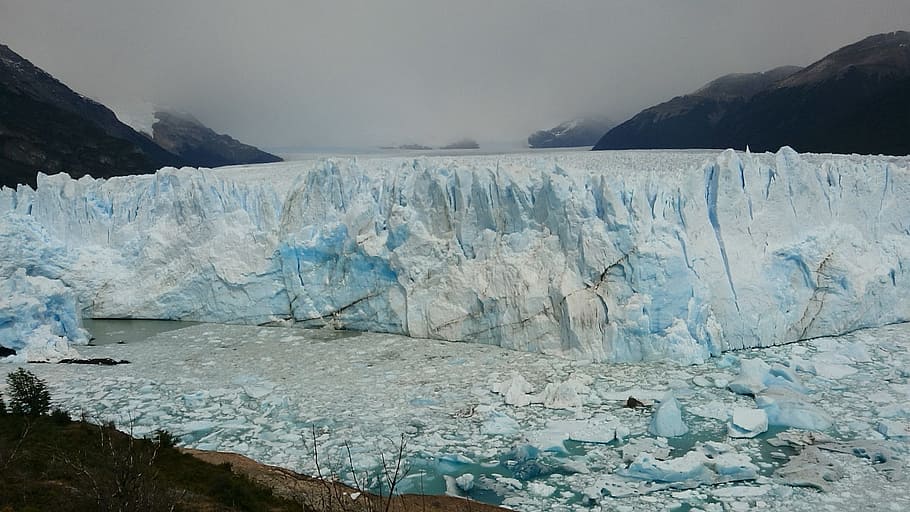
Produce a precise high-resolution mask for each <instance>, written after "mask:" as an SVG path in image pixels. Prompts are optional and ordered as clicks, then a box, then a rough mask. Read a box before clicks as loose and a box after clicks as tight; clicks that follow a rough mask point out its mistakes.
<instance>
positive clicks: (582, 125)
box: [528, 117, 616, 148]
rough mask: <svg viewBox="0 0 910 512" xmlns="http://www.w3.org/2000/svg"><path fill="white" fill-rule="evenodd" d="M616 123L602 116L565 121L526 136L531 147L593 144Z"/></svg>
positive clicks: (571, 146) (568, 146)
mask: <svg viewBox="0 0 910 512" xmlns="http://www.w3.org/2000/svg"><path fill="white" fill-rule="evenodd" d="M614 126H616V123H614V122H612V121H610V120H609V119H606V118H602V117H586V118H582V119H574V120H572V121H566V122H565V123H562V124H560V125H559V126H557V127H555V128H550V129H549V130H538V131H536V132H534V133H533V134H531V136H530V137H528V147H531V148H575V147H580V146H593V145H594V144H596V143H597V141H598V140H600V138H601V137H602V136H603V134H604V133H606V132H607V131H608V130H609V129H610V128H613V127H614Z"/></svg>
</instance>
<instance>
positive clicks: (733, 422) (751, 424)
mask: <svg viewBox="0 0 910 512" xmlns="http://www.w3.org/2000/svg"><path fill="white" fill-rule="evenodd" d="M767 430H768V414H767V413H765V411H764V410H762V409H749V408H746V407H737V408H735V409H733V417H732V418H731V419H730V423H729V424H728V425H727V433H728V434H729V436H730V437H743V438H751V437H755V436H757V435H758V434H761V433H762V432H765V431H767Z"/></svg>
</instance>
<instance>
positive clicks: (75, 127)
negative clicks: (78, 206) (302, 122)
mask: <svg viewBox="0 0 910 512" xmlns="http://www.w3.org/2000/svg"><path fill="white" fill-rule="evenodd" d="M153 132H154V133H153V134H152V135H147V134H144V133H140V132H139V131H137V130H134V129H133V128H131V127H130V126H128V125H126V124H124V123H123V122H121V121H120V120H119V119H118V118H117V116H116V115H115V114H114V112H112V111H111V110H110V109H108V108H107V107H106V106H104V105H102V104H100V103H98V102H96V101H93V100H91V99H89V98H86V97H84V96H82V95H81V94H78V93H76V92H75V91H73V90H72V89H70V88H69V87H67V86H66V85H65V84H63V83H62V82H60V81H59V80H57V79H56V78H54V77H53V76H51V75H50V74H48V73H47V72H45V71H43V70H41V69H40V68H38V67H37V66H35V65H34V64H32V63H31V62H29V61H28V60H27V59H25V58H23V57H22V56H20V55H19V54H17V53H16V52H14V51H13V50H11V49H10V48H9V47H7V46H4V45H0V186H8V187H11V188H15V187H16V185H18V184H27V185H31V186H35V184H36V176H37V174H38V172H39V171H41V172H44V173H46V174H55V173H58V172H66V173H68V174H69V175H70V176H72V177H74V178H79V177H81V176H85V175H87V174H89V175H92V176H94V177H96V178H109V177H112V176H124V175H130V174H143V173H149V172H153V171H155V170H156V169H160V168H161V167H165V166H174V167H180V166H186V165H191V166H205V167H216V166H221V165H231V164H245V163H260V162H275V161H279V160H280V158H278V157H276V156H275V155H270V154H268V153H265V152H263V151H259V150H258V149H256V148H254V147H252V146H247V145H245V144H242V143H240V142H237V141H236V140H234V139H232V138H231V137H229V136H227V135H218V134H216V133H215V132H214V131H212V130H210V129H209V128H207V127H205V126H203V125H202V124H201V123H199V122H198V121H197V120H195V119H194V118H192V117H191V116H187V115H182V114H181V115H177V114H172V113H158V117H157V122H156V123H155V126H154V129H153Z"/></svg>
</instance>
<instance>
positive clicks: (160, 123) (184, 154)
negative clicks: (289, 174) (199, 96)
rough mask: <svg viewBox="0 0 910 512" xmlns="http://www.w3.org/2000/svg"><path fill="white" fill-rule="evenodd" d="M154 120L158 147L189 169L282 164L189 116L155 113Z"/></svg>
mask: <svg viewBox="0 0 910 512" xmlns="http://www.w3.org/2000/svg"><path fill="white" fill-rule="evenodd" d="M155 119H157V121H156V122H155V124H154V125H153V126H152V132H153V138H154V140H155V143H157V144H158V145H159V146H161V147H162V148H164V149H166V150H168V151H169V152H171V153H173V154H175V155H178V156H179V157H180V158H181V159H182V160H183V161H184V162H186V165H191V166H193V167H220V166H222V165H240V164H262V163H270V162H280V161H281V158H280V157H277V156H275V155H272V154H270V153H266V152H265V151H262V150H260V149H259V148H256V147H254V146H250V145H248V144H244V143H242V142H240V141H238V140H237V139H234V138H233V137H231V136H230V135H222V134H218V133H215V131H214V130H212V129H211V128H209V127H207V126H205V125H204V124H202V123H201V122H199V120H198V119H196V118H195V117H193V116H192V115H190V114H188V113H185V112H170V111H159V112H155Z"/></svg>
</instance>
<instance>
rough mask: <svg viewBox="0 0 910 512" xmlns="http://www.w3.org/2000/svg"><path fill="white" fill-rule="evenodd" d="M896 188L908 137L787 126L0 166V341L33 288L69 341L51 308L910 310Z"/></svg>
mask: <svg viewBox="0 0 910 512" xmlns="http://www.w3.org/2000/svg"><path fill="white" fill-rule="evenodd" d="M908 198H910V160H908V159H906V158H889V157H860V156H841V155H799V154H797V153H795V152H793V151H792V150H790V149H788V148H784V149H782V150H781V151H779V152H778V153H777V154H760V155H753V154H741V153H734V152H733V151H726V152H723V153H721V154H717V153H693V152H616V153H610V152H606V153H597V154H587V153H559V154H549V155H543V156H541V155H529V154H519V155H497V156H470V157H458V158H449V157H435V158H421V159H418V160H412V159H407V158H360V159H354V158H340V159H327V160H320V161H310V162H294V163H284V164H274V165H266V166H255V167H243V168H233V169H223V170H215V171H212V170H195V169H182V170H176V169H163V170H161V171H159V172H158V173H157V174H155V175H150V176H131V177H122V178H112V179H109V180H93V179H91V178H87V177H86V178H82V179H79V180H72V179H70V178H69V177H68V176H66V175H55V176H44V175H41V176H39V178H38V186H37V189H36V190H32V189H30V188H27V187H20V188H19V189H18V190H15V191H14V190H10V189H3V190H0V278H3V279H5V280H7V283H5V284H4V285H3V286H4V290H7V289H11V290H13V291H11V292H10V291H8V292H7V293H8V294H13V295H15V294H25V295H31V298H30V299H28V300H25V299H21V298H17V299H15V300H12V301H11V300H9V299H7V301H6V302H2V303H0V344H2V345H4V346H7V347H11V348H19V347H23V346H24V344H25V342H24V341H23V339H24V338H26V337H27V333H26V332H25V331H28V330H29V329H31V330H32V331H34V330H35V329H38V328H39V326H38V324H41V322H35V321H33V320H28V322H30V323H28V324H27V325H25V327H23V326H22V325H20V324H21V322H22V321H23V320H21V319H20V317H21V315H20V312H21V311H22V309H23V308H31V307H32V306H31V305H29V306H26V305H23V304H26V303H28V304H33V303H35V301H37V302H39V303H42V304H43V305H44V306H45V313H46V316H48V317H49V318H51V319H52V321H49V322H50V323H51V324H54V325H57V323H59V324H60V325H61V326H63V325H66V326H67V327H60V328H56V327H55V328H54V332H55V335H59V336H65V337H68V338H69V339H71V340H73V341H79V340H80V338H79V334H78V333H79V331H78V330H73V328H72V327H70V324H71V322H68V321H62V320H61V321H60V322H58V320H57V319H58V318H59V319H65V318H69V317H70V316H74V315H75V316H77V317H78V316H80V315H84V316H87V317H95V318H162V319H186V320H203V321H212V322H234V323H254V324H261V323H266V322H270V321H276V320H285V319H292V320H294V321H296V322H298V323H301V324H304V325H307V326H319V325H331V326H334V327H339V328H348V329H356V330H369V331H380V332H391V333H401V334H406V335H409V336H414V337H427V338H439V339H446V340H453V341H469V342H479V343H489V344H495V345H500V346H502V347H506V348H512V349H517V350H527V351H537V352H543V353H548V354H558V355H564V356H569V357H575V358H581V359H591V360H596V361H636V360H650V359H660V358H666V359H675V360H679V361H682V362H696V361H699V360H702V359H704V358H705V357H707V356H709V355H711V354H717V353H719V352H721V351H723V350H729V349H736V348H742V347H754V346H765V345H771V344H778V343H784V342H789V341H794V340H799V339H806V338H811V337H815V336H822V335H832V334H839V333H844V332H847V331H851V330H855V329H858V328H862V327H870V326H878V325H883V324H888V323H895V322H902V321H906V320H908V319H910V292H908V291H907V290H908V289H910V287H908V285H910V279H908V277H910V266H908V265H904V262H905V261H907V262H910V208H908V207H907V205H906V201H907V199H908ZM39 278H42V279H44V281H41V283H42V286H33V287H24V286H17V285H10V284H9V282H11V280H18V281H22V280H35V279H39ZM47 280H50V281H52V282H53V283H56V284H55V286H58V287H60V289H56V288H55V289H54V290H50V291H49V289H48V286H44V285H46V284H48V283H47V282H45V281H47ZM61 290H65V291H66V292H67V293H71V294H72V296H73V297H75V301H76V302H77V303H78V306H77V305H76V302H74V303H73V304H72V305H68V304H67V302H66V301H65V300H58V299H55V298H54V297H60V296H61V295H60V293H62V291H61ZM55 311H56V312H55ZM74 311H75V313H74ZM45 313H42V314H45ZM29 318H32V319H34V318H38V317H37V316H35V315H32V316H31V317H29ZM54 322H57V323H54ZM13 324H15V325H17V327H15V328H13V327H12V325H13ZM29 326H31V327H29ZM75 327H78V326H75Z"/></svg>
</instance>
